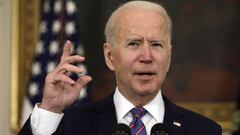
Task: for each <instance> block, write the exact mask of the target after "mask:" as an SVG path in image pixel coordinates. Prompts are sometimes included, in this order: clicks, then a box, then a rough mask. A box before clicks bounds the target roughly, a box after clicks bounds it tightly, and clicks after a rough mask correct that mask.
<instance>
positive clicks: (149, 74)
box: [135, 72, 155, 76]
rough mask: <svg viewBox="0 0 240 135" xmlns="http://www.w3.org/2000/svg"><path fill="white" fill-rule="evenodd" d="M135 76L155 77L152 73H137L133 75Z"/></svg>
mask: <svg viewBox="0 0 240 135" xmlns="http://www.w3.org/2000/svg"><path fill="white" fill-rule="evenodd" d="M135 75H140V76H151V75H155V73H154V72H137V73H135Z"/></svg>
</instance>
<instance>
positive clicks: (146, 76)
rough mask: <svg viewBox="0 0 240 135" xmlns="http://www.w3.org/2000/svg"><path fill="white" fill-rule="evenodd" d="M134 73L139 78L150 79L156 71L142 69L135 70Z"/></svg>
mask: <svg viewBox="0 0 240 135" xmlns="http://www.w3.org/2000/svg"><path fill="white" fill-rule="evenodd" d="M134 75H135V76H137V77H139V78H141V79H150V78H152V77H153V76H155V75H156V73H155V72H151V71H142V72H136V73H134Z"/></svg>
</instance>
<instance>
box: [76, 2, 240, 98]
mask: <svg viewBox="0 0 240 135" xmlns="http://www.w3.org/2000/svg"><path fill="white" fill-rule="evenodd" d="M125 1H126V0H104V1H101V0H99V1H98V0H97V1H96V0H81V1H80V0H79V1H78V2H77V3H78V10H79V24H80V25H79V27H80V28H79V29H80V40H81V42H82V43H83V44H84V46H85V51H86V59H87V60H86V64H87V66H88V73H89V74H90V75H91V76H92V77H93V81H92V82H91V83H90V85H89V88H90V90H91V95H92V97H93V100H99V99H101V98H103V97H105V96H106V95H108V94H110V93H112V92H113V91H114V89H115V86H116V84H115V79H114V74H113V73H112V72H110V71H109V70H108V69H107V67H106V65H105V62H104V59H103V49H102V45H103V43H104V26H105V23H106V21H107V19H108V17H109V16H110V14H111V12H112V11H113V10H114V9H116V8H117V7H118V6H119V5H120V4H121V3H122V2H125ZM156 2H159V3H162V4H163V6H164V7H165V8H166V9H167V11H168V12H169V15H170V16H171V18H172V21H173V40H172V45H173V52H172V62H171V64H172V65H171V68H170V71H169V73H168V77H167V79H166V81H165V83H164V86H163V88H162V90H163V93H165V94H166V95H167V96H169V97H170V98H171V99H172V100H175V101H234V100H235V99H236V97H237V93H238V91H240V88H239V87H240V80H239V79H240V77H239V76H240V1H239V0H195V1H192V0H177V1H176V0H163V1H160V0H156Z"/></svg>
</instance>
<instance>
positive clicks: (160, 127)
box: [151, 123, 168, 135]
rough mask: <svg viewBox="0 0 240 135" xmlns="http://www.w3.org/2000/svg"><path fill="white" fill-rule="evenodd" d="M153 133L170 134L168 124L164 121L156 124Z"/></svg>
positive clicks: (156, 134) (152, 134) (158, 134)
mask: <svg viewBox="0 0 240 135" xmlns="http://www.w3.org/2000/svg"><path fill="white" fill-rule="evenodd" d="M151 135H168V133H167V128H166V126H165V125H164V124H162V123H157V124H155V125H154V126H153V127H152V129H151Z"/></svg>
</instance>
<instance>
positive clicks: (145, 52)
mask: <svg viewBox="0 0 240 135" xmlns="http://www.w3.org/2000/svg"><path fill="white" fill-rule="evenodd" d="M152 61H153V55H152V50H151V47H150V45H149V44H147V43H145V44H144V45H143V46H142V48H141V56H140V62H143V63H152Z"/></svg>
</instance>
